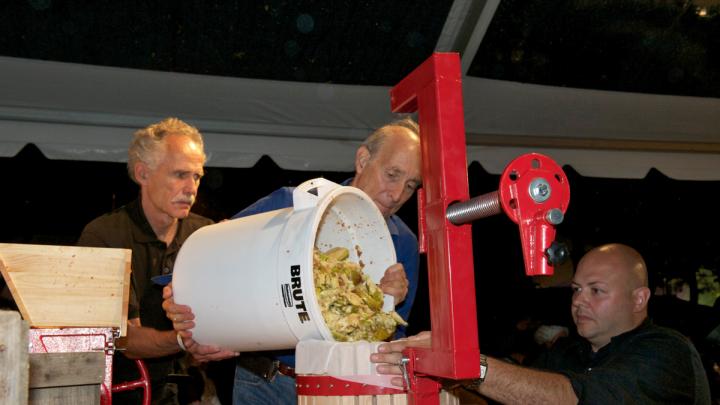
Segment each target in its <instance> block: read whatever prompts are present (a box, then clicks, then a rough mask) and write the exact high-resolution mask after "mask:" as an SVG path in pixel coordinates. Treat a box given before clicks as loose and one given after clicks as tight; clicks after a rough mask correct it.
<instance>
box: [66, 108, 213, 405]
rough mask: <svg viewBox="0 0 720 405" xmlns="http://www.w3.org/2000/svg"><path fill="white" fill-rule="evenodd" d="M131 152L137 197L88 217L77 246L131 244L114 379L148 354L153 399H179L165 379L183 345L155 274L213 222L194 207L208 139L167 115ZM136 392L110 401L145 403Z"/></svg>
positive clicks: (132, 374) (124, 377)
mask: <svg viewBox="0 0 720 405" xmlns="http://www.w3.org/2000/svg"><path fill="white" fill-rule="evenodd" d="M128 152H129V153H128V174H129V175H130V178H131V179H132V180H133V181H134V182H135V183H137V184H138V185H139V186H140V195H139V197H138V199H136V200H135V201H133V202H131V203H129V204H127V205H125V206H123V207H120V208H118V209H116V210H114V211H112V212H110V213H107V214H104V215H102V216H100V217H98V218H96V219H94V220H93V221H91V222H90V223H89V224H88V225H87V226H85V229H84V230H83V232H82V234H81V235H80V239H79V240H78V245H80V246H93V247H109V248H124V249H131V250H132V276H131V288H130V291H131V292H130V302H129V308H128V329H127V342H126V345H127V348H126V351H125V352H124V355H116V356H115V365H114V373H113V379H114V380H116V381H128V380H134V379H137V378H138V373H137V370H135V365H134V363H133V362H132V361H130V360H129V359H138V358H140V359H146V360H145V363H146V364H147V366H148V369H149V372H150V377H151V380H152V381H151V382H152V398H153V403H163V404H166V403H178V398H177V386H175V384H172V383H169V382H168V381H166V379H167V376H168V375H170V374H173V373H176V372H178V371H180V369H179V367H180V365H179V363H178V360H179V359H180V358H181V357H182V354H181V352H182V350H181V348H180V345H179V343H178V339H177V335H176V332H175V331H174V330H173V327H172V324H171V323H170V322H169V320H168V319H167V318H166V317H165V313H164V311H163V310H162V307H161V304H162V287H161V286H158V285H154V283H153V282H152V281H151V279H152V278H153V277H156V276H161V275H166V274H170V273H171V272H172V270H173V265H174V262H175V257H176V256H177V253H178V251H179V250H180V246H181V245H182V243H183V242H184V241H185V240H186V239H187V238H188V236H190V234H192V233H193V232H194V231H196V230H197V229H199V228H201V227H203V226H205V225H209V224H212V223H213V221H212V220H210V219H208V218H205V217H202V216H200V215H196V214H193V213H191V212H190V208H191V207H192V206H193V204H194V203H195V199H196V197H197V191H198V186H199V185H200V179H201V178H202V176H203V173H204V172H203V166H204V164H205V160H206V157H205V152H204V149H203V139H202V136H201V135H200V132H198V130H197V129H196V128H195V127H192V126H190V125H188V124H186V123H185V122H183V121H181V120H179V119H177V118H167V119H164V120H162V121H160V122H158V123H156V124H153V125H150V126H148V127H147V128H144V129H141V130H139V131H137V132H136V133H135V135H134V137H133V139H132V142H131V143H130V148H129V151H128ZM139 394H140V392H139V391H134V392H126V393H121V394H115V395H113V403H133V404H136V403H140V399H139Z"/></svg>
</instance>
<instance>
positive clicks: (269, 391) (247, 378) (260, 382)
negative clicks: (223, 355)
mask: <svg viewBox="0 0 720 405" xmlns="http://www.w3.org/2000/svg"><path fill="white" fill-rule="evenodd" d="M296 403H297V394H296V392H295V379H294V378H291V377H288V376H284V375H282V374H277V375H276V376H275V378H274V379H273V380H272V381H267V380H266V379H264V378H262V377H259V376H257V375H255V374H254V373H252V372H250V371H248V370H246V369H245V368H244V367H240V366H236V367H235V382H234V384H233V405H276V404H281V405H285V404H290V405H294V404H296Z"/></svg>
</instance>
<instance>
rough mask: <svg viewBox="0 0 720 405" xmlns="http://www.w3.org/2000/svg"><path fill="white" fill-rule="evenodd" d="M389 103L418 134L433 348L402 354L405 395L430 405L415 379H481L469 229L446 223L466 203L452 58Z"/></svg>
mask: <svg viewBox="0 0 720 405" xmlns="http://www.w3.org/2000/svg"><path fill="white" fill-rule="evenodd" d="M390 102H391V108H392V111H393V112H402V113H411V112H415V111H418V121H419V122H418V123H419V124H420V128H422V130H421V136H422V140H421V147H422V156H423V159H422V179H423V185H422V188H421V189H420V190H419V193H418V220H419V224H420V226H419V230H418V231H419V232H418V233H419V244H420V251H421V252H422V253H425V254H426V257H427V263H428V274H429V280H428V283H429V285H430V286H431V288H430V320H431V324H432V348H430V349H420V348H414V349H411V351H410V352H409V354H410V356H409V357H410V363H409V364H408V370H409V371H411V373H410V374H411V375H412V378H411V381H410V385H411V386H410V387H409V389H410V392H409V395H410V401H411V402H414V403H415V404H437V403H438V401H439V399H438V393H437V389H438V386H437V384H436V383H435V382H434V381H433V380H430V379H427V378H418V377H417V375H416V374H414V373H418V374H425V375H431V376H436V377H444V378H450V379H457V380H459V379H470V378H478V377H479V375H480V349H479V344H478V332H477V313H476V308H475V277H474V269H473V257H472V234H471V225H469V224H466V225H459V226H458V225H453V224H452V223H450V222H449V221H448V220H447V217H446V210H447V207H448V206H449V205H450V204H452V203H454V202H459V201H465V200H467V199H468V197H469V195H468V179H467V158H466V152H465V126H464V116H463V101H462V85H461V78H460V58H459V56H458V55H457V54H455V53H436V54H433V55H432V56H431V57H430V58H429V59H428V60H426V61H425V62H424V63H423V64H422V65H420V66H419V67H418V68H417V69H415V70H414V71H413V72H412V73H410V75H408V76H407V77H405V79H403V80H402V81H401V82H400V83H398V84H397V85H396V86H395V87H394V88H393V89H392V90H391V92H390ZM451 247H452V248H451ZM433 392H434V394H433Z"/></svg>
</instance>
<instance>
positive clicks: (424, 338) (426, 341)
mask: <svg viewBox="0 0 720 405" xmlns="http://www.w3.org/2000/svg"><path fill="white" fill-rule="evenodd" d="M430 343H431V342H430V331H425V332H420V333H418V334H417V335H415V336H410V337H408V338H404V339H399V340H394V341H392V342H388V343H383V344H381V345H380V346H378V352H377V353H373V354H371V355H370V361H371V362H373V363H377V371H378V373H380V374H392V375H402V370H401V369H400V362H401V360H402V357H403V354H402V351H403V350H405V348H407V347H430ZM392 384H393V385H396V386H398V387H403V386H404V384H403V379H402V377H394V378H393V379H392Z"/></svg>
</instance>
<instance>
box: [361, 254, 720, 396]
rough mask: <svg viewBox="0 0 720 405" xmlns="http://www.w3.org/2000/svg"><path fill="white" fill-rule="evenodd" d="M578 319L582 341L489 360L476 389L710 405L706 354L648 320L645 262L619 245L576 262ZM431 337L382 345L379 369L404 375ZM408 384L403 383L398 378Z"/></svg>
mask: <svg viewBox="0 0 720 405" xmlns="http://www.w3.org/2000/svg"><path fill="white" fill-rule="evenodd" d="M572 289H573V297H572V305H571V310H572V316H573V321H574V322H575V325H576V327H577V332H578V335H579V336H580V337H581V338H568V339H561V340H560V341H558V343H557V344H556V345H555V346H554V347H553V348H552V349H551V351H550V352H548V353H546V354H545V355H544V356H542V357H541V358H540V359H539V361H538V362H537V363H536V366H537V367H539V368H541V369H544V370H549V371H543V370H540V369H533V368H525V367H520V366H515V365H511V364H508V363H505V362H503V361H501V360H497V359H493V358H489V357H488V358H487V359H485V361H486V368H485V373H484V380H483V381H480V380H478V381H474V383H473V384H472V387H473V388H475V389H476V390H477V391H478V392H479V393H481V394H483V395H485V396H487V397H489V398H491V399H493V400H495V401H498V402H501V403H508V404H530V403H548V404H577V403H582V404H655V403H666V404H710V392H709V387H708V381H707V377H706V375H705V371H704V369H703V366H702V363H701V361H700V356H699V354H698V353H697V351H696V350H695V348H694V347H693V345H692V343H690V342H689V341H688V340H687V339H686V338H685V337H684V336H682V335H681V334H679V333H677V332H675V331H673V330H671V329H666V328H662V327H659V326H656V325H654V324H653V323H652V321H651V320H650V319H649V318H648V315H647V305H648V300H649V299H650V290H649V289H648V282H647V269H646V267H645V261H644V260H643V258H642V256H640V254H639V253H638V252H637V251H636V250H635V249H633V248H631V247H629V246H626V245H621V244H609V245H604V246H600V247H598V248H595V249H593V250H591V251H590V252H588V253H587V254H586V255H585V256H584V257H583V258H582V259H581V260H580V263H579V264H578V267H577V271H576V273H575V276H574V277H573V282H572ZM429 336H430V334H429V333H423V334H421V335H418V336H416V337H413V338H410V339H408V340H406V341H398V342H391V343H387V344H385V345H382V346H380V348H379V353H376V354H373V357H372V361H373V362H375V363H390V364H379V365H378V366H377V367H378V371H379V372H381V373H385V374H399V373H400V369H399V368H398V367H397V366H394V365H391V364H398V361H399V360H400V358H401V353H399V352H401V351H402V350H403V349H404V348H405V347H407V346H428V345H429V344H430V341H429ZM393 382H394V383H395V384H396V385H400V386H401V385H402V379H401V378H394V379H393Z"/></svg>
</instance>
